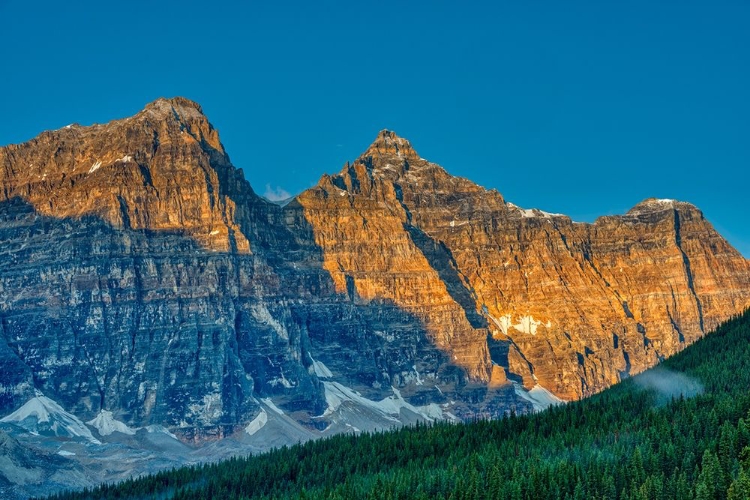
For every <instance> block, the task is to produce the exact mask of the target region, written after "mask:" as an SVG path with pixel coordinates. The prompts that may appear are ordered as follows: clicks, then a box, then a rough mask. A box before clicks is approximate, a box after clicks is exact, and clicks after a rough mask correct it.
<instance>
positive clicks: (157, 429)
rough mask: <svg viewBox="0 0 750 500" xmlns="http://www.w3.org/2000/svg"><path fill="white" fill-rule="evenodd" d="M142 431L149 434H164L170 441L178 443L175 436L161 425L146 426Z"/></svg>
mask: <svg viewBox="0 0 750 500" xmlns="http://www.w3.org/2000/svg"><path fill="white" fill-rule="evenodd" d="M144 429H146V432H148V433H149V434H166V435H167V436H169V437H171V438H172V439H176V440H177V441H179V439H178V438H177V436H175V435H174V434H172V433H171V432H169V431H168V430H167V428H166V427H164V426H162V425H147V426H146V427H144Z"/></svg>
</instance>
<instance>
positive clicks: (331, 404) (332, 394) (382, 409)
mask: <svg viewBox="0 0 750 500" xmlns="http://www.w3.org/2000/svg"><path fill="white" fill-rule="evenodd" d="M323 386H324V388H325V397H326V402H327V403H328V409H326V411H325V413H323V415H322V416H324V417H327V416H329V415H331V414H332V413H333V412H335V411H336V410H338V409H339V407H341V405H342V404H343V403H345V402H350V403H354V404H356V405H360V406H363V407H366V408H369V409H370V410H373V411H375V412H377V413H379V414H381V415H382V416H383V417H384V418H385V419H387V420H390V421H392V422H399V420H398V419H397V418H395V417H397V416H399V415H400V414H401V409H406V410H409V411H411V412H413V413H415V414H417V415H420V416H421V417H422V418H424V419H425V420H427V421H430V422H432V421H435V420H444V419H446V418H450V417H449V416H447V415H445V413H444V412H443V410H442V408H440V406H438V405H437V404H434V403H432V404H429V405H426V406H414V405H411V404H409V403H408V402H406V400H404V398H403V397H402V396H401V392H400V391H399V390H398V389H396V388H395V387H391V390H392V391H393V395H392V396H388V397H387V398H384V399H382V400H380V401H373V400H371V399H367V398H365V397H363V396H362V395H361V394H360V393H358V392H357V391H355V390H353V389H351V388H349V387H346V386H345V385H342V384H340V383H338V382H323Z"/></svg>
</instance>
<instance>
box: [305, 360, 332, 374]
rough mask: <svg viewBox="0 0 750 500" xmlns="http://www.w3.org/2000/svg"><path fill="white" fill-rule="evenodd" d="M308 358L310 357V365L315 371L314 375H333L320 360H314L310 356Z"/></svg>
mask: <svg viewBox="0 0 750 500" xmlns="http://www.w3.org/2000/svg"><path fill="white" fill-rule="evenodd" d="M310 359H312V366H313V370H314V371H315V375H317V376H318V377H319V378H331V377H333V373H331V370H329V369H328V367H327V366H326V365H324V364H323V362H322V361H316V360H315V359H313V357H312V356H310Z"/></svg>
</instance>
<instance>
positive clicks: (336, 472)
mask: <svg viewBox="0 0 750 500" xmlns="http://www.w3.org/2000/svg"><path fill="white" fill-rule="evenodd" d="M749 363H750V312H747V313H745V314H744V315H743V316H741V317H737V318H735V319H732V320H731V321H729V322H728V323H726V324H724V325H721V326H720V327H719V328H718V329H717V331H716V332H715V333H713V334H712V335H710V336H708V337H706V338H704V339H702V340H700V341H699V342H697V343H696V344H695V345H694V346H691V347H689V348H687V349H686V350H685V351H683V352H681V353H679V354H677V355H676V356H674V357H673V358H671V359H669V360H667V361H666V362H664V364H663V365H661V366H660V367H657V368H655V369H653V370H650V371H648V372H646V373H644V374H642V375H639V376H636V377H634V378H631V379H629V380H627V381H625V382H623V383H622V384H619V385H618V386H616V387H613V388H612V389H609V390H607V391H605V392H603V393H602V394H599V395H596V396H593V397H591V398H589V399H586V400H584V401H580V402H576V403H571V404H568V405H565V406H560V407H556V408H553V409H550V410H548V411H545V412H543V413H539V414H535V415H530V416H528V415H527V416H521V417H511V418H506V419H503V420H500V421H479V422H475V423H472V424H461V425H450V424H437V425H434V426H431V427H424V426H419V427H416V428H408V429H401V430H399V431H395V432H389V433H383V434H376V435H360V436H337V437H334V438H331V439H326V440H323V441H315V442H310V443H307V444H305V445H297V446H294V447H291V448H285V449H283V450H276V451H273V452H270V453H267V454H264V455H261V456H258V457H251V458H245V459H233V460H230V461H228V462H224V463H221V464H215V465H207V466H201V467H197V468H192V469H181V470H178V471H172V472H164V473H161V474H157V475H156V476H153V477H150V478H144V479H139V480H133V481H127V482H125V483H123V484H121V485H118V486H116V487H112V486H103V487H101V488H99V489H97V490H94V491H92V492H90V493H88V492H85V493H70V494H61V495H57V496H55V497H53V498H56V499H60V500H62V499H66V500H72V499H84V498H103V499H106V498H138V497H139V496H140V495H144V494H148V495H157V496H158V495H161V494H165V496H166V498H185V499H192V498H205V497H206V496H211V495H213V496H227V497H228V496H230V495H236V496H237V497H238V498H289V497H298V496H299V497H303V498H447V497H453V498H479V499H481V498H535V499H539V498H549V499H563V498H613V499H614V498H667V499H681V500H684V499H690V498H727V497H728V498H731V499H744V498H748V496H747V495H750V427H749V425H750V423H749V421H750V415H749V414H748V411H749V410H750V395H749V394H748V393H747V387H748V385H749V384H750V372H749V371H748V370H746V369H744V367H746V366H747V365H748V364H749Z"/></svg>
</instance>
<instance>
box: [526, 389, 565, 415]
mask: <svg viewBox="0 0 750 500" xmlns="http://www.w3.org/2000/svg"><path fill="white" fill-rule="evenodd" d="M513 390H514V391H515V392H516V394H517V395H518V396H519V397H521V398H522V399H525V400H526V401H528V402H529V403H531V405H532V406H533V407H534V411H543V410H546V409H547V408H549V407H550V406H557V405H559V404H563V403H565V402H566V401H565V400H564V399H560V398H558V397H557V396H555V395H554V394H552V393H551V392H549V391H548V390H547V389H545V388H544V387H542V386H541V385H539V384H536V385H535V386H534V387H532V388H531V389H530V390H528V391H527V390H526V389H524V387H523V386H522V385H521V384H519V383H518V382H513Z"/></svg>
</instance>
